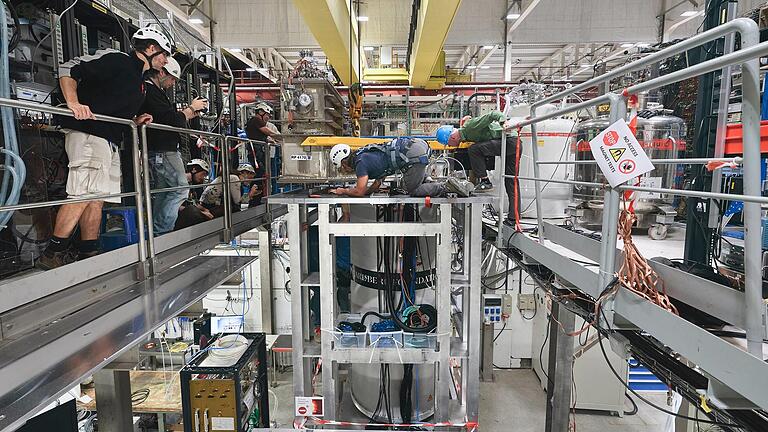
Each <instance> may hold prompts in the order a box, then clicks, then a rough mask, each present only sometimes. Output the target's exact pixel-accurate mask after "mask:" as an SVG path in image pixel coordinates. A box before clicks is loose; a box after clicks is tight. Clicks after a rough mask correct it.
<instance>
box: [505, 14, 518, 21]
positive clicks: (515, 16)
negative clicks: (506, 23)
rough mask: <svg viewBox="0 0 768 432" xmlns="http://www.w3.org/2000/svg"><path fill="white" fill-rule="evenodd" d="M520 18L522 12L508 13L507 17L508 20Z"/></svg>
mask: <svg viewBox="0 0 768 432" xmlns="http://www.w3.org/2000/svg"><path fill="white" fill-rule="evenodd" d="M518 18H520V14H519V13H511V14H509V15H507V19H508V20H513V19H518Z"/></svg>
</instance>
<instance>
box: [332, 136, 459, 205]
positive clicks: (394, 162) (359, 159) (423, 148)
mask: <svg viewBox="0 0 768 432" xmlns="http://www.w3.org/2000/svg"><path fill="white" fill-rule="evenodd" d="M430 152H431V149H430V148H429V145H428V144H427V143H426V142H425V141H424V140H422V139H419V138H408V137H400V138H396V139H393V140H392V141H390V142H388V143H383V144H370V145H367V146H365V147H363V148H360V149H358V150H355V151H353V150H352V148H351V147H350V146H349V145H347V144H336V145H335V146H333V148H332V149H331V154H330V156H331V162H332V163H333V165H334V166H336V168H338V170H339V171H340V172H341V173H342V174H352V173H354V174H355V175H356V176H357V182H356V184H355V186H354V187H352V188H337V189H333V190H331V193H334V194H336V195H348V196H354V197H363V196H366V195H370V194H372V193H374V192H376V191H377V190H378V189H379V187H380V186H381V181H382V180H383V179H384V178H385V177H387V176H391V175H393V174H398V173H401V174H402V175H403V188H404V189H405V191H406V192H408V194H410V195H412V196H416V197H426V196H434V197H439V196H444V195H445V194H446V193H450V192H452V193H456V194H458V195H460V196H464V197H466V196H469V194H470V193H471V190H472V188H471V187H470V186H471V185H469V182H466V181H461V180H459V179H456V178H449V179H448V180H447V181H445V182H433V181H427V182H425V179H426V169H427V165H428V164H429V155H430ZM369 180H374V182H373V184H372V185H371V186H368V181H369Z"/></svg>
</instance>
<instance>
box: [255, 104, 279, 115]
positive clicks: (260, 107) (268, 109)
mask: <svg viewBox="0 0 768 432" xmlns="http://www.w3.org/2000/svg"><path fill="white" fill-rule="evenodd" d="M258 110H264V111H266V112H267V113H269V114H272V113H273V112H275V110H274V109H272V107H271V106H269V104H268V103H266V102H259V103H257V104H256V111H258Z"/></svg>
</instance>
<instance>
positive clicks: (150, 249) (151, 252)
mask: <svg viewBox="0 0 768 432" xmlns="http://www.w3.org/2000/svg"><path fill="white" fill-rule="evenodd" d="M141 161H142V165H141V166H142V167H143V170H142V171H143V175H144V205H145V208H146V212H147V256H148V258H149V274H150V275H154V274H155V229H154V227H153V226H152V224H153V223H154V218H153V217H152V187H151V186H150V184H149V151H148V150H147V127H146V126H141ZM136 201H137V202H138V201H139V199H138V197H137V199H136ZM139 223H140V224H142V223H144V222H143V221H139Z"/></svg>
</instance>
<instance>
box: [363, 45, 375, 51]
mask: <svg viewBox="0 0 768 432" xmlns="http://www.w3.org/2000/svg"><path fill="white" fill-rule="evenodd" d="M373 49H374V48H373V47H372V46H367V47H365V48H363V50H364V51H373Z"/></svg>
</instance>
